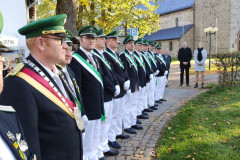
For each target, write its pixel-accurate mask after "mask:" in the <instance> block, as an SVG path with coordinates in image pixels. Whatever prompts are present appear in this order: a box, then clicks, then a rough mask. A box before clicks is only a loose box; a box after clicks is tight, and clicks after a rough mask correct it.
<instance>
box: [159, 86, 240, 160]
mask: <svg viewBox="0 0 240 160" xmlns="http://www.w3.org/2000/svg"><path fill="white" fill-rule="evenodd" d="M239 97H240V88H239V87H231V88H225V89H221V88H215V89H212V90H209V91H207V92H205V93H203V94H201V95H200V96H198V97H197V98H195V99H193V100H191V101H189V102H188V103H187V104H186V105H184V107H183V108H181V109H180V110H179V113H178V114H177V115H176V116H175V117H174V118H173V119H172V120H171V121H170V122H169V123H168V125H167V126H166V127H165V129H164V130H163V131H162V137H161V139H160V140H159V142H158V144H157V147H156V153H157V157H158V159H161V160H179V159H191V160H199V159H201V160H239V159H240V99H239Z"/></svg>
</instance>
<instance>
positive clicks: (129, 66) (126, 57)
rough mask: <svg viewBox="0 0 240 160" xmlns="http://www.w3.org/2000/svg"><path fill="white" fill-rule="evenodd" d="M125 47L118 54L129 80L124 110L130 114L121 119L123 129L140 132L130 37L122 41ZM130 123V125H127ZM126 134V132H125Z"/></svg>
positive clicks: (137, 95) (134, 64)
mask: <svg viewBox="0 0 240 160" xmlns="http://www.w3.org/2000/svg"><path fill="white" fill-rule="evenodd" d="M123 44H124V45H125V48H126V49H125V50H124V51H123V52H122V53H120V58H121V60H122V62H123V64H124V70H125V71H126V72H127V73H128V77H129V78H130V91H128V93H127V99H126V101H128V107H126V108H125V110H128V111H129V112H130V115H129V117H125V118H124V119H123V122H124V128H125V127H126V129H128V128H130V127H131V128H133V129H137V130H142V129H143V127H142V126H140V125H138V124H137V123H136V122H137V110H138V108H139V107H138V97H139V81H138V66H137V64H136V62H135V61H134V56H133V51H134V40H133V36H132V35H127V36H126V38H125V39H124V40H123ZM128 119H130V121H129V120H128ZM129 122H130V123H129ZM126 129H125V131H126V132H128V130H126Z"/></svg>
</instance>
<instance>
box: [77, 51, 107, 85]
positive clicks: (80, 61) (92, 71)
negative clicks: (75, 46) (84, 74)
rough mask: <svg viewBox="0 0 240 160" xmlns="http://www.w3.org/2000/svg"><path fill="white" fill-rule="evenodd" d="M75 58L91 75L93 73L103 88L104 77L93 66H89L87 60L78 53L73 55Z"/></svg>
mask: <svg viewBox="0 0 240 160" xmlns="http://www.w3.org/2000/svg"><path fill="white" fill-rule="evenodd" d="M73 58H75V59H76V60H77V61H78V62H79V63H80V64H81V65H82V66H83V67H84V68H85V69H86V70H87V71H88V72H89V73H91V74H92V75H93V76H94V77H95V78H96V79H97V80H98V81H99V82H100V84H101V85H102V87H103V80H102V76H101V75H100V73H99V72H98V71H97V70H96V69H95V68H94V67H93V66H92V65H91V64H89V63H88V62H87V61H86V60H85V59H83V58H82V57H81V56H80V55H78V54H77V53H74V54H73Z"/></svg>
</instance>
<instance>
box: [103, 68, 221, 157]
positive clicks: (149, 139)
mask: <svg viewBox="0 0 240 160" xmlns="http://www.w3.org/2000/svg"><path fill="white" fill-rule="evenodd" d="M179 70H180V69H179V64H174V65H171V71H170V75H169V87H168V88H166V90H165V98H166V99H167V101H166V102H164V103H162V104H160V105H159V106H158V110H157V111H154V112H152V113H150V114H149V119H147V120H141V121H142V122H143V124H142V126H143V127H144V129H143V130H141V131H137V134H136V135H131V137H130V138H129V139H125V140H117V141H118V142H119V143H120V144H121V146H122V148H121V149H120V150H119V151H120V154H119V155H118V156H116V157H106V158H107V160H134V159H137V160H139V159H140V160H150V159H154V157H155V151H154V147H155V145H156V142H157V140H158V138H159V137H160V131H161V130H162V128H163V127H164V125H165V124H166V123H167V121H168V120H169V119H170V118H171V117H172V116H174V114H176V112H177V110H178V109H179V108H180V107H181V106H182V105H183V104H184V103H185V102H187V101H188V100H190V99H192V98H194V97H195V96H197V95H198V94H200V93H202V92H204V91H206V90H205V89H194V88H193V86H194V84H195V82H194V80H195V76H194V75H190V87H186V86H183V87H179V86H178V85H179V74H180V72H179ZM205 82H206V84H208V83H212V82H217V75H207V76H206V77H205Z"/></svg>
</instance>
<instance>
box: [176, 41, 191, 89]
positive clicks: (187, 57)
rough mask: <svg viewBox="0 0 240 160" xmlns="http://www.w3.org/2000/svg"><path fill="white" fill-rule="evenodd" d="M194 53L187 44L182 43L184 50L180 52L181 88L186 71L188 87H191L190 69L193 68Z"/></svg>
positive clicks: (181, 49)
mask: <svg viewBox="0 0 240 160" xmlns="http://www.w3.org/2000/svg"><path fill="white" fill-rule="evenodd" d="M191 59H192V51H191V49H190V48H188V47H187V42H186V41H184V42H182V48H180V49H179V51H178V60H179V61H180V69H181V73H180V86H182V85H183V76H184V70H185V72H186V85H187V86H189V68H190V67H191V63H190V61H191Z"/></svg>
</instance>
